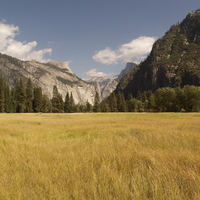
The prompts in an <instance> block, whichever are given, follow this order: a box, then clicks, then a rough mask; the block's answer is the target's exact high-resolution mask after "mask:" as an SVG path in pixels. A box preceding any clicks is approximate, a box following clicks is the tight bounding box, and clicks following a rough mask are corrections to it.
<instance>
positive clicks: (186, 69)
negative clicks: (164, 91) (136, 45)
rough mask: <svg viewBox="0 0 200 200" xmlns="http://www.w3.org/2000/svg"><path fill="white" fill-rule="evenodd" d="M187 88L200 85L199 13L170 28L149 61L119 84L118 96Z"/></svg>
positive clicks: (148, 58) (157, 44) (189, 15)
mask: <svg viewBox="0 0 200 200" xmlns="http://www.w3.org/2000/svg"><path fill="white" fill-rule="evenodd" d="M184 85H195V86H199V85H200V10H197V11H196V12H192V13H189V14H188V15H187V17H186V18H185V19H184V20H183V21H182V22H181V23H180V24H177V25H173V26H171V28H170V30H169V31H167V32H166V34H165V35H164V37H162V38H161V39H159V40H157V41H156V42H155V43H154V45H153V48H152V51H151V53H150V55H149V56H148V57H147V59H146V60H145V61H144V62H142V63H141V64H140V65H138V66H137V67H136V68H134V69H133V70H132V71H131V72H130V73H128V74H127V75H126V76H125V77H124V78H123V79H122V80H121V81H120V83H119V84H118V86H117V89H116V92H119V91H122V92H123V93H124V94H125V96H127V95H128V94H129V93H132V94H133V95H134V96H136V94H137V92H138V91H140V92H143V91H147V90H151V91H155V90H156V89H158V88H162V87H183V86H184Z"/></svg>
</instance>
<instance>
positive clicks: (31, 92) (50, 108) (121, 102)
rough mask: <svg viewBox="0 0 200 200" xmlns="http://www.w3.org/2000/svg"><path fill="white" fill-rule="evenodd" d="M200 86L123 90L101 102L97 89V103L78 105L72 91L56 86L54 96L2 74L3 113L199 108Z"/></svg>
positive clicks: (1, 96)
mask: <svg viewBox="0 0 200 200" xmlns="http://www.w3.org/2000/svg"><path fill="white" fill-rule="evenodd" d="M199 111H200V87H197V86H193V85H186V86H184V87H183V88H179V87H177V88H168V87H164V88H159V89H158V90H156V91H155V93H152V92H151V91H145V92H143V93H140V92H138V94H137V97H136V98H133V96H132V95H131V94H130V95H128V97H127V99H125V98H124V95H123V93H120V92H119V93H118V94H115V93H114V92H113V93H112V94H111V95H110V97H109V98H108V99H107V100H105V101H103V102H101V103H100V99H99V95H98V93H96V96H95V103H94V105H93V106H92V105H91V104H90V103H87V104H86V105H79V104H78V105H75V103H74V99H73V95H72V93H71V94H69V93H67V94H66V96H65V98H63V97H62V95H61V94H60V93H59V91H58V89H57V87H56V86H53V94H52V99H49V97H48V96H47V95H45V94H43V92H42V89H41V88H39V87H33V83H32V82H31V80H30V79H29V80H28V81H27V82H26V83H24V82H23V80H22V79H20V80H19V81H18V83H17V84H16V86H15V87H14V88H10V87H9V86H8V84H7V83H6V82H5V81H4V80H3V79H2V78H0V112H1V113H3V112H4V113H32V112H43V113H51V112H52V113H74V112H199Z"/></svg>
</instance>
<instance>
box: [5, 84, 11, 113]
mask: <svg viewBox="0 0 200 200" xmlns="http://www.w3.org/2000/svg"><path fill="white" fill-rule="evenodd" d="M4 96H5V112H7V113H11V112H13V106H12V96H11V91H10V87H9V86H8V85H7V84H6V83H5V85H4Z"/></svg>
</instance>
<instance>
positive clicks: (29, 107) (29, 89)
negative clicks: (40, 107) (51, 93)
mask: <svg viewBox="0 0 200 200" xmlns="http://www.w3.org/2000/svg"><path fill="white" fill-rule="evenodd" d="M26 112H28V113H31V112H33V84H32V81H31V79H30V78H29V79H28V82H27V86H26Z"/></svg>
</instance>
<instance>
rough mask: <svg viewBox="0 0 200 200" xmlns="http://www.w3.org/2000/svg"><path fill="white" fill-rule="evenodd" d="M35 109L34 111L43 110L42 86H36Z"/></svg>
mask: <svg viewBox="0 0 200 200" xmlns="http://www.w3.org/2000/svg"><path fill="white" fill-rule="evenodd" d="M33 110H34V112H42V88H40V87H36V88H34V97H33Z"/></svg>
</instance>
